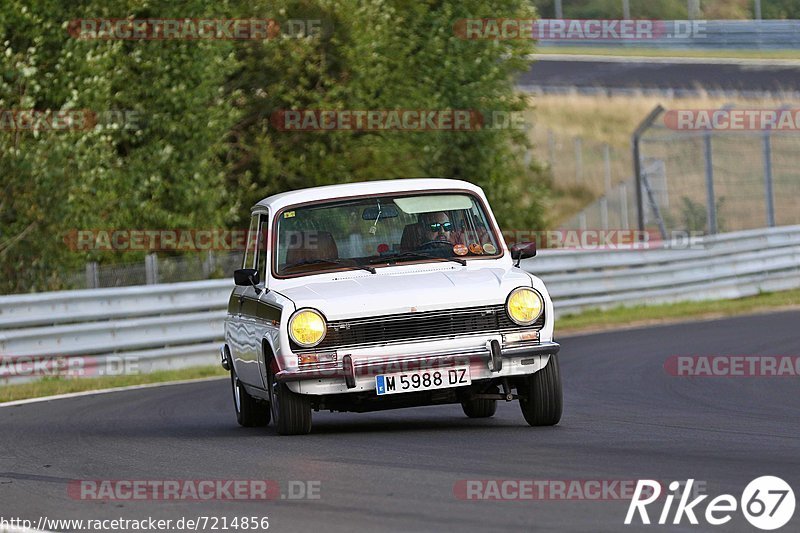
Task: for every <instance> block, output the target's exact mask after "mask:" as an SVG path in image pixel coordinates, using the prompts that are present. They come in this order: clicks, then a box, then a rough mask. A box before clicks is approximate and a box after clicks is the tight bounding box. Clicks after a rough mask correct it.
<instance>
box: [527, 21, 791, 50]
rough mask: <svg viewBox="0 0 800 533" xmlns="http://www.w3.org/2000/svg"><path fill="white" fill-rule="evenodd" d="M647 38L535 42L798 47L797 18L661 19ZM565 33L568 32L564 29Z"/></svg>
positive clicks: (546, 43) (544, 43)
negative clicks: (655, 29)
mask: <svg viewBox="0 0 800 533" xmlns="http://www.w3.org/2000/svg"><path fill="white" fill-rule="evenodd" d="M658 29H659V31H657V32H656V33H654V35H653V38H649V39H638V40H632V39H596V40H592V39H585V38H584V39H564V38H561V39H552V40H551V39H540V40H539V46H547V47H551V46H552V47H569V46H581V47H585V46H599V47H602V48H608V47H613V48H618V47H624V48H674V49H687V48H691V49H695V50H696V49H762V50H764V49H769V50H790V49H797V48H798V47H800V20H698V21H689V20H665V21H663V27H662V26H659V27H658ZM565 35H566V36H569V35H570V34H569V32H567V33H565Z"/></svg>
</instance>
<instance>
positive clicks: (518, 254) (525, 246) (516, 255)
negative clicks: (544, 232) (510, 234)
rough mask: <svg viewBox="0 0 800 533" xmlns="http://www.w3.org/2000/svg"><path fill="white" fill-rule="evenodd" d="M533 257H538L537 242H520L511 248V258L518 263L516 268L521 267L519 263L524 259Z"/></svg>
mask: <svg viewBox="0 0 800 533" xmlns="http://www.w3.org/2000/svg"><path fill="white" fill-rule="evenodd" d="M531 257H536V243H535V242H518V243H516V244H514V245H512V246H511V258H512V259H513V260H514V261H516V262H517V263H516V265H515V266H519V262H520V261H522V260H523V259H530V258H531Z"/></svg>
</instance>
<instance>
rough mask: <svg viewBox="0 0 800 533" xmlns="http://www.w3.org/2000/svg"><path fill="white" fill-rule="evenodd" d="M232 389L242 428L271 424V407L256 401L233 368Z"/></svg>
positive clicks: (237, 415) (237, 416)
mask: <svg viewBox="0 0 800 533" xmlns="http://www.w3.org/2000/svg"><path fill="white" fill-rule="evenodd" d="M231 389H232V391H233V407H234V409H235V410H236V421H237V422H238V423H239V425H240V426H244V427H248V428H250V427H259V426H266V425H267V424H269V419H270V411H269V406H268V405H266V404H265V403H263V402H261V401H259V400H256V399H255V398H253V397H252V396H250V394H248V392H247V391H246V390H245V389H244V386H243V385H242V384H241V382H240V381H239V378H237V377H236V371H234V369H233V367H231Z"/></svg>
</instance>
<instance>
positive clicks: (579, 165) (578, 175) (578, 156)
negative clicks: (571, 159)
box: [575, 137, 583, 184]
mask: <svg viewBox="0 0 800 533" xmlns="http://www.w3.org/2000/svg"><path fill="white" fill-rule="evenodd" d="M575 182H576V183H578V184H581V183H583V141H582V139H581V138H580V137H575Z"/></svg>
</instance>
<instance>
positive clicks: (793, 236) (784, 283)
mask: <svg viewBox="0 0 800 533" xmlns="http://www.w3.org/2000/svg"><path fill="white" fill-rule="evenodd" d="M666 244H667V245H670V244H671V245H673V247H672V248H669V247H663V248H653V249H640V250H635V249H631V250H604V251H569V250H543V251H541V252H540V254H539V256H538V257H536V258H533V259H529V260H526V261H524V262H523V268H525V269H526V270H528V271H529V272H531V273H533V274H535V275H537V276H539V277H541V278H542V279H543V280H544V281H545V283H546V284H547V287H548V290H549V291H550V293H551V295H552V297H553V300H554V302H555V308H556V314H557V315H562V314H565V313H576V312H579V311H581V310H585V309H588V308H608V307H614V306H618V305H633V304H645V303H660V302H672V301H686V300H704V299H714V298H736V297H742V296H747V295H753V294H757V293H759V292H761V291H776V290H785V289H791V288H799V287H800V226H784V227H778V228H770V229H760V230H748V231H741V232H736V233H727V234H720V235H714V236H707V237H703V238H702V239H699V240H697V241H696V242H694V243H692V246H690V247H687V248H677V247H675V243H666ZM230 290H231V282H230V280H209V281H197V282H187V283H175V284H168V285H149V286H141V287H124V288H115V289H94V290H83V291H64V292H55V293H42V294H31V295H14V296H3V297H0V355H2V358H0V383H9V382H18V381H24V380H26V379H32V377H35V376H29V375H22V376H20V375H18V374H15V373H14V372H13V371H10V370H9V369H10V368H13V365H12V367H9V365H8V361H13V360H14V359H15V358H16V359H24V358H34V359H38V358H44V359H47V358H56V357H61V358H62V359H63V358H66V359H68V360H73V359H74V360H80V361H82V364H83V366H84V367H85V370H86V373H88V374H92V375H96V374H102V373H103V371H104V370H108V368H109V366H114V365H116V366H115V367H118V366H119V361H135V362H136V370H137V371H139V372H149V371H152V370H159V369H177V368H183V367H188V366H195V365H203V364H213V363H215V362H216V360H217V351H216V350H217V347H218V345H219V343H220V342H221V339H222V331H223V320H224V317H225V312H226V311H225V308H226V305H227V300H228V295H229V293H230ZM112 363H114V365H112Z"/></svg>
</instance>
